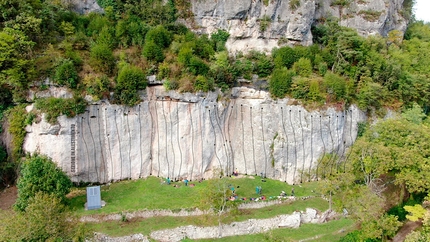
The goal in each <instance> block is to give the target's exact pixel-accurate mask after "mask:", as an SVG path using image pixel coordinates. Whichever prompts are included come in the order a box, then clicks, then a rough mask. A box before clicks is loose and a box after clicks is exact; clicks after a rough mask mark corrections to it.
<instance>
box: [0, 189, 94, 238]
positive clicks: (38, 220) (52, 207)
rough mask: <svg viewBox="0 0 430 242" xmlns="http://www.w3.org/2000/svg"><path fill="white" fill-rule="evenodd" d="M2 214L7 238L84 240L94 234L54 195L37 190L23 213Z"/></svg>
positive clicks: (0, 231) (1, 232)
mask: <svg viewBox="0 0 430 242" xmlns="http://www.w3.org/2000/svg"><path fill="white" fill-rule="evenodd" d="M0 213H2V214H1V215H2V216H0V221H1V224H2V228H1V229H0V237H1V238H2V239H3V240H5V241H72V240H73V241H84V239H85V238H86V237H87V236H89V235H90V233H89V231H88V230H87V229H86V228H85V227H84V225H83V224H82V223H81V222H79V221H78V219H77V218H76V217H74V216H73V215H72V214H71V213H70V212H68V211H67V208H66V207H65V206H64V205H63V204H62V202H61V199H59V198H58V197H56V196H55V195H52V194H46V193H43V192H37V193H36V194H35V196H34V197H31V198H30V199H29V201H28V206H27V207H26V208H25V210H24V211H23V212H18V213H13V212H1V211H0Z"/></svg>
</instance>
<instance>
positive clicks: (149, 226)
mask: <svg viewBox="0 0 430 242" xmlns="http://www.w3.org/2000/svg"><path fill="white" fill-rule="evenodd" d="M306 208H315V209H318V210H320V211H325V210H327V209H328V203H327V202H326V201H325V200H323V199H321V198H311V199H308V200H304V201H302V200H298V201H294V202H291V203H282V204H279V205H273V206H269V207H264V208H260V209H244V210H239V213H238V214H236V215H229V216H226V217H224V218H223V221H222V222H223V223H225V224H228V223H232V222H235V221H236V222H238V221H245V220H247V219H264V218H272V217H275V216H277V215H281V214H291V213H292V212H294V211H304V210H305V209H306ZM185 225H195V226H216V225H218V219H217V217H216V216H211V215H205V216H190V217H153V218H146V219H143V218H139V219H133V220H131V221H126V222H122V221H110V222H103V223H87V227H89V228H90V229H92V230H93V231H97V232H101V233H104V234H107V235H110V236H114V237H118V236H124V235H130V234H136V233H142V234H144V235H149V234H150V232H152V231H155V230H160V229H169V228H175V227H179V226H185Z"/></svg>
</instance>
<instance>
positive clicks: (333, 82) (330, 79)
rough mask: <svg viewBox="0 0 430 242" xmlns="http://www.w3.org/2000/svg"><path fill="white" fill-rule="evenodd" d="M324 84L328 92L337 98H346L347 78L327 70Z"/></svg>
mask: <svg viewBox="0 0 430 242" xmlns="http://www.w3.org/2000/svg"><path fill="white" fill-rule="evenodd" d="M324 85H325V87H326V88H327V93H328V94H330V95H332V96H334V98H335V100H341V99H346V98H347V96H346V87H347V85H346V80H345V79H343V78H342V77H340V76H339V75H337V74H334V73H333V72H327V73H326V74H325V76H324Z"/></svg>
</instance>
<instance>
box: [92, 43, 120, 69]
mask: <svg viewBox="0 0 430 242" xmlns="http://www.w3.org/2000/svg"><path fill="white" fill-rule="evenodd" d="M90 57H91V60H90V62H91V65H92V66H93V67H94V69H96V70H97V71H101V72H104V73H109V74H112V73H113V72H114V71H113V70H114V66H115V57H114V56H113V52H112V50H111V49H110V48H109V46H108V45H106V44H95V45H94V46H93V47H92V48H91V50H90Z"/></svg>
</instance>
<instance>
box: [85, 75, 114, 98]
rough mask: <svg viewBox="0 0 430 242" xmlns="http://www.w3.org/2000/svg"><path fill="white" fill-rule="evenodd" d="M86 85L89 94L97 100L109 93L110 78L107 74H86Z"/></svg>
mask: <svg viewBox="0 0 430 242" xmlns="http://www.w3.org/2000/svg"><path fill="white" fill-rule="evenodd" d="M83 82H84V85H85V87H86V90H87V92H88V94H90V95H91V96H93V97H94V98H95V99H96V100H99V99H102V98H103V97H105V96H107V95H108V94H109V87H110V80H109V78H108V77H107V76H105V75H104V76H102V77H98V76H91V75H89V76H86V77H84V80H83Z"/></svg>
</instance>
